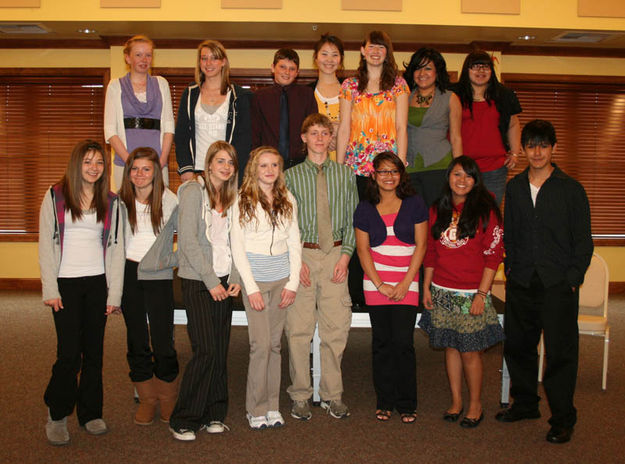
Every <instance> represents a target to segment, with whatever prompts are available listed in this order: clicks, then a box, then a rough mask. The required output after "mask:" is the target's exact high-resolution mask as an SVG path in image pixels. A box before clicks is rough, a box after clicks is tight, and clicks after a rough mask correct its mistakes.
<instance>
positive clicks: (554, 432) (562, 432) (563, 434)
mask: <svg viewBox="0 0 625 464" xmlns="http://www.w3.org/2000/svg"><path fill="white" fill-rule="evenodd" d="M571 435H573V427H556V426H553V427H551V429H550V430H549V432H548V433H547V441H548V442H549V443H566V442H568V441H571Z"/></svg>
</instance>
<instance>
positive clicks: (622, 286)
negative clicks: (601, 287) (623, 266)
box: [608, 282, 625, 295]
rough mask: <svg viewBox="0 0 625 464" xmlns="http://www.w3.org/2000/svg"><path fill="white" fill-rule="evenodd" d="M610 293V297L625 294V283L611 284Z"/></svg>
mask: <svg viewBox="0 0 625 464" xmlns="http://www.w3.org/2000/svg"><path fill="white" fill-rule="evenodd" d="M608 292H609V293H610V295H616V294H619V293H625V282H610V287H609V290H608Z"/></svg>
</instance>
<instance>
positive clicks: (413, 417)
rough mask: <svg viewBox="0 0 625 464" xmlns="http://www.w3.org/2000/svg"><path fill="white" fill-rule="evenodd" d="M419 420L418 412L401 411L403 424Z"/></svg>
mask: <svg viewBox="0 0 625 464" xmlns="http://www.w3.org/2000/svg"><path fill="white" fill-rule="evenodd" d="M416 421H417V413H416V412H403V413H401V423H402V424H414V423H415V422H416Z"/></svg>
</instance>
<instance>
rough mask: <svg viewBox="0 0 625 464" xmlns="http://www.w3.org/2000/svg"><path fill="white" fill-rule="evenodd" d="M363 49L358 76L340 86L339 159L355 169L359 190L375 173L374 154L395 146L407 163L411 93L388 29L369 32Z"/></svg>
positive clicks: (360, 191)
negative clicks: (407, 131) (402, 74)
mask: <svg viewBox="0 0 625 464" xmlns="http://www.w3.org/2000/svg"><path fill="white" fill-rule="evenodd" d="M360 53H361V56H360V65H359V66H358V75H357V77H353V78H350V79H346V80H345V81H344V82H343V84H342V87H341V94H340V96H339V97H340V113H341V122H340V125H339V133H338V140H337V161H338V162H339V163H345V164H347V165H348V166H350V167H351V168H352V169H353V170H354V174H356V176H357V177H356V180H357V184H358V192H359V194H361V193H362V190H363V189H364V186H365V185H366V180H367V179H366V178H367V177H369V176H370V175H371V172H373V159H374V158H375V156H376V154H378V153H382V152H384V151H392V152H394V153H396V154H397V156H399V158H400V159H401V160H402V161H403V162H404V163H405V162H406V146H407V140H406V127H407V123H408V122H407V121H408V95H409V93H410V92H409V90H408V85H407V84H406V81H405V80H404V79H403V78H402V77H401V75H400V74H399V72H398V70H397V64H396V63H395V58H394V57H393V45H392V43H391V39H390V38H389V36H388V35H387V34H386V33H385V32H382V31H372V32H370V33H369V34H368V35H367V37H366V38H365V40H364V42H363V44H362V47H360Z"/></svg>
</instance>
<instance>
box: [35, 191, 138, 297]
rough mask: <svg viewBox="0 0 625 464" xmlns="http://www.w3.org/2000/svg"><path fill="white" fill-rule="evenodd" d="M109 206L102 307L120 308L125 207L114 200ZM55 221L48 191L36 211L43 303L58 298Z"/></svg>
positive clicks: (58, 239) (58, 250) (58, 253)
mask: <svg viewBox="0 0 625 464" xmlns="http://www.w3.org/2000/svg"><path fill="white" fill-rule="evenodd" d="M109 207H110V208H111V209H112V211H113V214H112V215H111V229H110V232H109V235H108V240H107V243H106V248H105V250H104V273H105V275H106V284H107V286H108V296H107V299H106V304H107V305H108V306H121V302H122V288H123V286H124V264H125V256H126V254H125V249H124V232H123V227H124V224H125V222H126V207H125V206H124V203H123V202H122V201H121V200H120V199H119V198H118V197H115V198H114V199H113V200H112V202H111V204H110V205H109ZM58 230H59V222H58V218H57V217H56V205H55V201H54V197H53V196H52V189H50V190H48V192H47V193H46V195H45V196H44V197H43V201H42V202H41V210H40V211H39V269H40V272H41V286H42V294H43V301H46V300H52V299H54V298H61V294H60V292H59V286H58V284H57V279H58V277H59V269H60V266H61V240H62V237H61V236H60V234H59V233H57V231H58Z"/></svg>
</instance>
